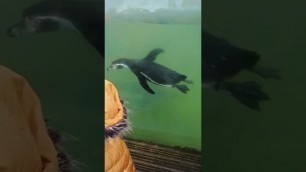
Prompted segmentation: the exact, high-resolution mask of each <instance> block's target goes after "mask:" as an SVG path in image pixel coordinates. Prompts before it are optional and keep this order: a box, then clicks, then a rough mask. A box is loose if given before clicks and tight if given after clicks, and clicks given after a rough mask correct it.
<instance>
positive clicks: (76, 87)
mask: <svg viewBox="0 0 306 172" xmlns="http://www.w3.org/2000/svg"><path fill="white" fill-rule="evenodd" d="M35 2H37V1H29V0H27V1H15V0H13V1H0V9H1V10H0V26H1V27H0V64H1V65H4V66H6V67H8V68H10V69H12V70H14V71H15V72H17V73H19V74H20V75H22V76H24V77H25V78H26V79H27V80H28V81H29V83H30V84H31V86H32V87H33V89H34V90H35V92H36V93H37V95H38V96H39V98H40V100H41V103H42V107H43V112H44V114H45V116H46V117H48V118H49V119H50V124H51V126H53V127H54V128H56V129H58V130H60V131H61V132H63V133H66V134H68V135H71V136H73V137H75V138H77V139H78V140H77V141H74V140H73V139H70V137H67V139H68V140H66V141H65V142H64V143H65V144H64V146H65V149H66V150H67V151H68V152H69V153H71V154H72V155H73V157H74V158H75V159H76V160H78V161H79V162H80V164H79V167H80V168H81V170H80V171H86V172H87V171H88V172H97V171H104V167H103V163H104V161H103V158H104V147H103V145H104V134H103V132H104V129H103V128H104V127H103V126H104V117H103V114H104V112H103V111H104V110H103V109H104V97H103V96H104V90H103V88H104V63H103V59H102V58H101V57H100V55H99V54H98V53H97V52H96V50H95V49H93V48H92V47H91V46H90V45H88V44H87V43H86V41H85V40H83V38H81V37H80V36H79V35H78V34H77V33H74V32H71V31H66V30H61V31H57V32H50V33H44V34H36V35H24V36H20V37H18V38H8V37H7V36H6V35H5V34H6V30H7V28H8V27H9V26H10V25H12V24H14V23H15V22H16V21H18V20H19V19H20V17H21V12H22V10H23V9H24V8H26V7H27V6H29V5H30V4H33V3H35ZM0 89H1V88H0ZM99 164H101V166H99Z"/></svg>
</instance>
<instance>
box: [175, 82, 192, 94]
mask: <svg viewBox="0 0 306 172" xmlns="http://www.w3.org/2000/svg"><path fill="white" fill-rule="evenodd" d="M174 87H175V88H177V89H178V90H180V91H181V92H182V93H184V94H187V91H189V88H188V87H187V85H178V84H177V85H175V86H174Z"/></svg>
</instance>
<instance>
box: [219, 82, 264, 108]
mask: <svg viewBox="0 0 306 172" xmlns="http://www.w3.org/2000/svg"><path fill="white" fill-rule="evenodd" d="M221 88H222V89H224V90H226V91H227V92H229V93H230V94H231V95H232V96H233V97H235V98H236V99H237V100H238V101H239V102H240V103H242V104H244V105H245V106H247V107H249V108H251V109H254V110H257V111H260V105H259V103H260V102H261V101H264V100H270V97H269V96H268V94H266V93H265V92H263V91H262V90H261V86H260V85H259V84H258V83H256V82H253V81H247V82H242V83H235V82H224V83H223V86H222V87H221Z"/></svg>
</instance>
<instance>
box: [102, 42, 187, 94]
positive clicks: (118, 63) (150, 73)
mask: <svg viewBox="0 0 306 172" xmlns="http://www.w3.org/2000/svg"><path fill="white" fill-rule="evenodd" d="M162 52H164V50H163V49H161V48H156V49H153V50H151V51H150V52H149V53H148V54H147V56H146V57H144V58H143V59H128V58H120V59H117V60H114V61H113V62H112V64H111V66H109V67H108V68H107V71H110V70H115V69H123V68H128V69H130V70H131V71H132V72H133V73H134V74H135V75H136V77H137V78H138V81H139V83H140V85H141V86H142V87H143V88H144V89H145V90H146V91H147V92H149V93H151V94H155V92H154V91H153V90H152V89H151V88H150V87H149V85H148V83H147V82H151V83H153V84H156V85H159V86H164V87H173V88H177V89H178V90H179V91H181V92H182V93H185V94H186V93H187V91H189V88H188V87H187V85H184V84H179V83H180V82H181V81H183V82H185V83H187V84H192V83H193V82H192V81H190V80H187V76H186V75H183V74H180V73H178V72H176V71H173V70H171V69H169V68H167V67H165V66H163V65H161V64H158V63H156V62H154V61H155V59H156V57H157V55H158V54H160V53H162Z"/></svg>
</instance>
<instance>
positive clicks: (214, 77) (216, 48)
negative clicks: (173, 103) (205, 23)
mask: <svg viewBox="0 0 306 172" xmlns="http://www.w3.org/2000/svg"><path fill="white" fill-rule="evenodd" d="M202 34H203V36H202V38H203V49H202V51H203V52H202V53H203V63H202V64H203V66H202V69H203V74H202V82H203V86H208V87H212V88H214V89H215V90H224V91H226V92H228V93H230V94H231V95H232V96H233V97H235V98H236V99H237V100H238V101H239V102H241V103H242V104H244V105H245V106H247V107H249V108H252V109H254V110H260V105H259V103H260V102H261V101H264V100H269V99H270V97H269V96H268V94H266V93H265V92H264V91H262V90H261V86H260V85H259V84H258V83H256V82H254V81H246V82H242V83H236V82H233V81H229V79H231V78H232V77H234V76H235V75H237V74H239V72H241V71H242V70H247V71H250V72H253V73H255V74H257V75H259V76H260V77H263V78H275V79H281V77H280V76H279V75H278V70H276V69H274V68H269V67H263V66H260V65H258V62H259V60H260V55H259V54H257V53H256V52H254V51H250V50H245V49H242V48H239V47H237V46H235V45H232V44H231V43H229V42H228V41H227V40H225V39H222V38H218V37H216V36H214V35H212V34H210V33H208V32H206V31H203V32H202Z"/></svg>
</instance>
